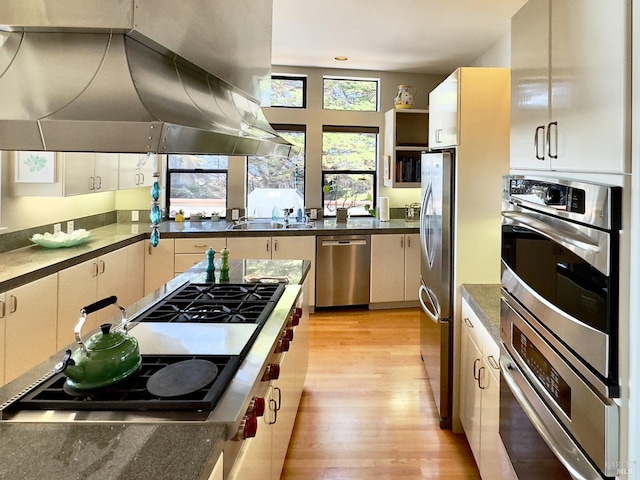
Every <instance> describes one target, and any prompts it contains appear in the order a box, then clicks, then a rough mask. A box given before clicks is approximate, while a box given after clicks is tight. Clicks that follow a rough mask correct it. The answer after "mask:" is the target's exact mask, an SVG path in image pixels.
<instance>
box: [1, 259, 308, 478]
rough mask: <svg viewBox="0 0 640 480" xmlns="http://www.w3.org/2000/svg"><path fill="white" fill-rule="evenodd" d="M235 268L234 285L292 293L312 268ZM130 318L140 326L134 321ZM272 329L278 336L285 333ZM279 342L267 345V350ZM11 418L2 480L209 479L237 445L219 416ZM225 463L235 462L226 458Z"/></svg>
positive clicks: (5, 390)
mask: <svg viewBox="0 0 640 480" xmlns="http://www.w3.org/2000/svg"><path fill="white" fill-rule="evenodd" d="M206 267H207V262H206V260H205V261H203V262H201V263H200V264H198V265H197V266H195V267H194V268H192V269H190V270H189V271H187V272H185V273H184V274H182V275H180V276H179V277H176V278H175V279H174V280H172V281H171V282H169V283H167V284H166V285H165V286H164V287H162V288H161V289H159V290H158V291H156V292H154V293H153V294H151V295H148V296H147V297H145V298H143V299H142V300H140V301H139V302H137V303H136V304H135V305H134V306H133V307H132V308H131V309H129V311H130V312H131V313H133V312H136V311H139V310H143V309H145V308H146V307H147V306H150V305H152V304H153V303H154V302H156V301H157V300H158V299H160V298H163V297H164V296H166V295H167V294H169V293H171V292H174V291H176V290H177V289H179V288H180V287H181V286H183V285H184V284H185V282H192V283H203V282H207V281H209V280H210V273H208V272H207V270H206ZM217 267H219V263H218V265H217ZM230 267H231V268H230V272H229V273H230V281H229V283H245V282H246V280H245V279H246V278H248V276H260V275H270V276H287V277H288V279H289V286H288V287H287V288H293V289H296V290H295V291H298V290H299V287H298V286H297V285H303V284H304V280H305V277H306V275H307V272H308V270H309V262H308V261H297V260H281V261H278V260H244V261H231V262H230ZM217 272H219V268H218V269H217ZM217 275H219V273H217V274H216V279H218V278H219V277H218V276H217ZM284 297H285V295H283V297H282V298H283V299H284ZM287 308H289V307H287ZM130 316H131V318H132V320H133V321H134V322H135V320H136V319H135V313H133V315H130ZM269 322H271V318H270V319H269V320H268V321H267V324H265V327H264V328H263V329H262V330H261V331H260V333H259V337H261V336H265V335H272V331H273V328H272V327H274V326H273V325H269ZM267 327H269V328H267ZM275 327H276V328H275V331H276V335H277V334H278V332H279V331H280V329H279V328H277V327H278V326H275ZM131 331H132V334H133V332H135V326H134V327H133V328H132V330H131ZM134 336H135V335H134ZM274 340H275V338H274V339H271V338H270V339H268V341H270V342H273V341H274ZM257 343H258V342H257V341H256V344H255V345H256V346H257ZM70 348H75V347H74V346H70ZM254 348H255V347H253V348H252V350H251V351H250V352H249V354H248V355H247V359H248V358H249V357H250V356H251V354H252V353H251V352H252V351H253V349H254ZM305 354H306V352H305ZM62 356H63V351H61V352H58V353H57V354H55V355H54V356H52V357H51V358H50V359H49V360H48V361H46V362H44V363H42V364H40V365H39V366H38V367H36V368H34V369H32V370H30V371H29V372H27V373H26V374H24V375H22V376H20V377H18V378H17V379H16V380H14V381H13V382H10V383H9V384H7V385H6V386H4V387H2V388H0V405H3V406H6V404H7V403H10V400H11V399H12V398H13V397H14V396H16V395H18V394H19V393H21V392H22V391H23V390H25V389H27V388H29V387H30V386H32V385H33V384H34V383H37V382H38V381H39V379H41V378H42V377H43V376H45V375H47V374H48V373H49V372H50V371H51V370H52V369H53V367H54V365H55V364H56V363H57V362H58V361H59V360H60V359H61V358H62ZM246 361H248V360H245V362H246ZM241 368H242V367H241ZM225 395H227V392H225V393H223V394H222V398H221V402H224V401H225ZM242 408H243V406H242V405H239V406H238V409H242ZM6 417H10V415H3V412H1V411H0V438H2V442H1V443H0V458H1V459H2V461H1V462H0V479H3V480H4V479H7V480H9V479H14V478H16V479H17V478H21V479H36V478H37V479H41V478H55V477H59V478H75V479H83V480H84V479H119V480H127V479H136V480H137V479H141V478H153V479H175V478H185V479H208V478H209V477H210V475H211V473H212V471H213V469H214V467H215V465H216V462H217V460H218V459H219V458H220V454H221V453H222V452H223V450H227V449H228V445H229V443H230V442H232V441H230V438H231V437H233V435H234V434H235V431H234V432H231V431H229V430H230V426H229V424H225V423H221V422H217V421H215V420H211V419H212V418H213V419H215V418H216V411H215V410H214V412H213V413H212V414H211V415H210V417H209V418H207V419H205V420H201V421H193V420H191V421H171V420H167V419H163V418H158V419H154V418H153V417H149V418H143V419H141V420H138V421H132V422H129V421H120V420H117V418H118V416H117V415H114V417H113V418H114V419H115V420H113V421H111V420H109V419H106V420H104V421H83V414H82V412H79V413H75V414H74V415H72V417H73V418H71V417H69V418H68V420H67V421H50V420H49V418H48V416H47V412H46V411H44V412H43V415H42V416H41V418H40V420H38V421H34V422H31V421H28V422H27V421H25V422H22V421H12V420H11V419H10V418H9V419H7V418H6ZM107 417H108V415H107ZM231 450H233V448H232V449H231ZM225 461H233V459H232V458H227V456H226V454H225ZM230 468H231V467H230V465H225V472H226V473H228V470H229V469H230Z"/></svg>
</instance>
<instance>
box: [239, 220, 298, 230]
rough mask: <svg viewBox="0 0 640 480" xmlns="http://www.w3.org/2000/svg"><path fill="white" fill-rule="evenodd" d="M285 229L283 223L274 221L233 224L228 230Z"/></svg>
mask: <svg viewBox="0 0 640 480" xmlns="http://www.w3.org/2000/svg"><path fill="white" fill-rule="evenodd" d="M284 227H285V224H284V223H283V222H274V221H272V220H248V221H246V222H239V223H232V224H231V225H229V226H228V227H227V230H280V229H282V228H284Z"/></svg>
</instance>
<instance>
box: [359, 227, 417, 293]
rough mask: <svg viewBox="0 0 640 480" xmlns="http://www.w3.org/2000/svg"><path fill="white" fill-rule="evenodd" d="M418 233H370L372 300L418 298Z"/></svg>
mask: <svg viewBox="0 0 640 480" xmlns="http://www.w3.org/2000/svg"><path fill="white" fill-rule="evenodd" d="M419 287H420V235H419V234H417V233H412V234H402V233H399V234H395V233H394V234H387V235H371V288H370V292H371V293H370V301H371V303H383V302H405V301H417V300H418V288H419Z"/></svg>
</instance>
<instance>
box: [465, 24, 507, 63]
mask: <svg viewBox="0 0 640 480" xmlns="http://www.w3.org/2000/svg"><path fill="white" fill-rule="evenodd" d="M471 66H472V67H501V68H510V67H511V32H509V33H508V34H506V35H505V36H503V37H502V38H501V39H500V40H498V41H497V42H496V43H495V44H494V45H493V46H492V47H491V48H490V49H489V50H487V51H486V52H485V53H484V54H483V55H481V56H480V57H478V58H477V59H476V60H475V61H474V62H473V63H472V65H471Z"/></svg>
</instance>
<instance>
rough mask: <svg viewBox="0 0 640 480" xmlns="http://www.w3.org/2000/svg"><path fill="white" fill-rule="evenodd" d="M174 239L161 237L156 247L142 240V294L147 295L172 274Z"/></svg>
mask: <svg viewBox="0 0 640 480" xmlns="http://www.w3.org/2000/svg"><path fill="white" fill-rule="evenodd" d="M174 257H175V241H174V239H173V238H161V239H160V243H159V244H158V246H157V247H152V246H151V242H149V240H145V241H144V294H145V295H149V294H150V293H152V292H154V291H156V290H157V289H159V288H160V287H162V286H163V285H164V284H165V283H167V282H168V281H169V280H171V279H172V278H173V276H174V262H175V258H174Z"/></svg>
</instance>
